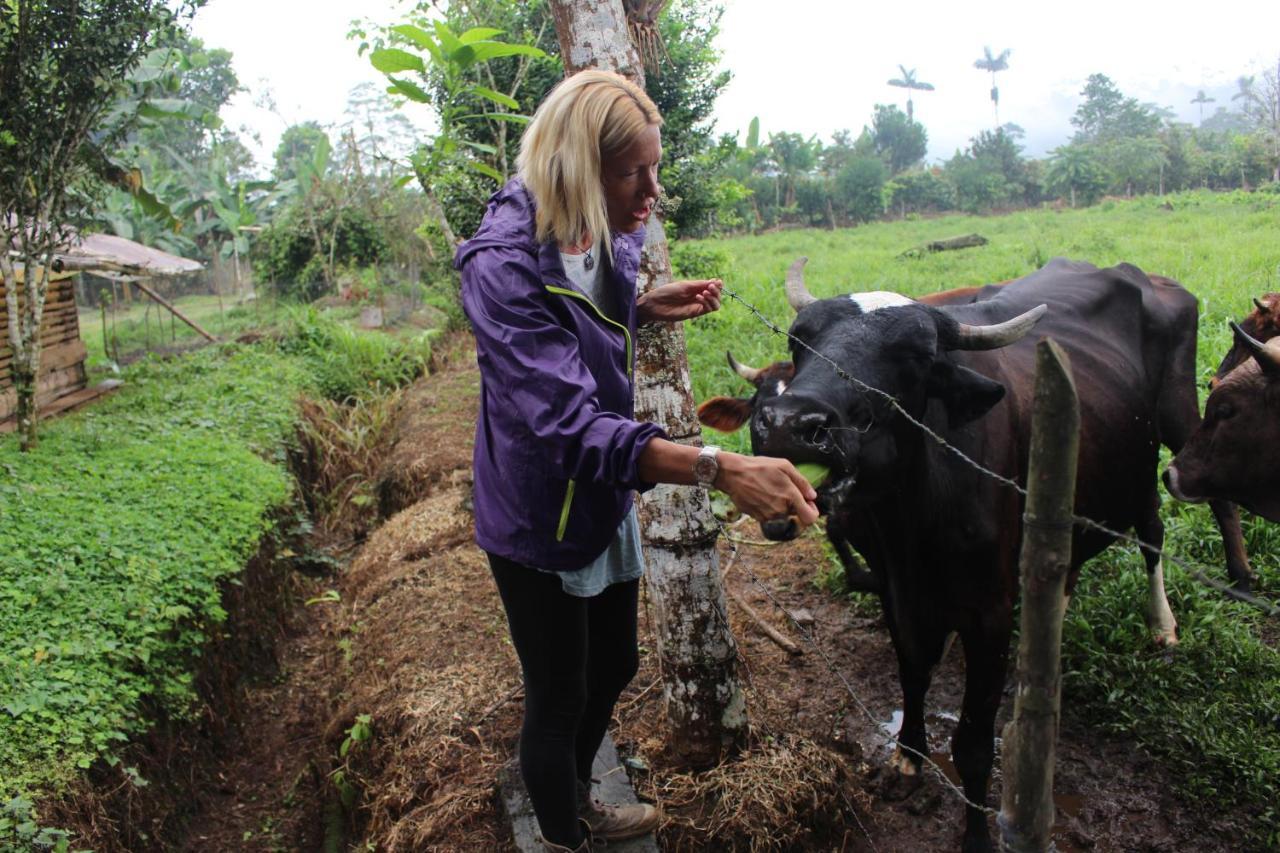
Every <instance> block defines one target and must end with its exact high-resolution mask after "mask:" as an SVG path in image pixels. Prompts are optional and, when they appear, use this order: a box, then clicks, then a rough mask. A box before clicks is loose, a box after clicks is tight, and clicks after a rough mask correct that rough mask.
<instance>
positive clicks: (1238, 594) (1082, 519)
mask: <svg viewBox="0 0 1280 853" xmlns="http://www.w3.org/2000/svg"><path fill="white" fill-rule="evenodd" d="M723 292H724V293H725V294H726V295H727V296H729V297H730V298H731V299H733V300H735V301H737V302H739V303H741V304H742V305H743V306H745V307H746V308H747V310H748V311H750V312H751V313H752V314H754V315H755V316H756V317H757V318H758V319H759V320H760V322H761V323H763V324H764V325H765V326H766V327H768V328H769V329H770V330H771V331H772V332H774V334H778V335H782V336H784V337H786V338H787V339H788V340H791V341H794V342H795V343H796V344H798V345H799V346H800V347H802V348H803V349H805V350H806V351H808V352H809V353H810V354H812V355H813V356H814V357H815V358H817V359H819V360H820V361H823V362H825V363H826V364H827V365H829V366H830V367H831V368H832V370H834V371H835V373H836V375H837V376H839V377H840V378H841V379H843V380H845V381H846V382H848V383H850V384H852V385H854V386H856V387H858V388H860V389H861V390H862V391H863V392H864V393H870V394H874V395H876V396H879V397H881V398H883V399H884V400H886V401H887V402H888V404H889V406H890V407H891V408H893V409H894V410H895V411H896V412H897V413H898V414H899V415H901V416H902V417H903V418H904V419H906V420H907V421H908V422H909V423H911V424H912V425H913V426H915V427H916V428H917V429H919V430H920V431H921V432H923V433H924V434H925V435H927V436H928V437H929V438H931V439H933V441H934V442H935V443H936V444H937V445H938V446H939V447H940V448H942V449H943V450H944V451H946V452H947V453H950V454H951V455H953V456H955V457H956V458H958V459H959V460H960V461H961V462H963V463H964V464H966V465H968V466H969V467H971V468H973V469H974V470H976V471H978V472H979V473H981V474H983V475H984V476H986V477H988V478H990V479H993V480H996V481H997V482H999V483H1001V484H1003V485H1005V486H1008V487H1009V488H1011V489H1013V490H1014V491H1016V492H1017V493H1018V494H1019V495H1021V496H1022V497H1024V498H1025V497H1027V490H1026V489H1025V488H1023V487H1022V486H1021V485H1019V484H1018V483H1017V482H1016V481H1015V480H1012V479H1010V478H1009V477H1006V476H1004V475H1003V474H1000V473H997V472H996V471H992V470H991V469H990V468H987V467H986V466H984V465H982V464H981V463H979V462H977V461H976V460H974V459H973V458H972V457H970V456H969V455H967V454H966V453H965V452H964V451H963V450H961V449H960V448H958V447H956V446H954V445H953V444H951V443H950V442H948V441H947V440H946V439H945V438H943V437H942V436H941V435H939V434H938V433H937V432H936V431H934V430H933V429H932V428H930V427H929V426H928V425H927V424H925V423H924V422H922V421H920V420H919V419H918V418H916V417H914V416H913V415H912V414H911V413H910V412H908V411H907V410H906V409H905V408H903V407H902V404H901V403H899V402H898V398H896V397H894V396H893V395H892V394H890V393H888V392H887V391H882V390H881V389H879V388H876V387H875V386H873V385H869V384H867V383H866V382H863V381H862V380H861V379H859V378H858V377H856V376H853V375H852V374H850V373H849V372H848V371H846V370H845V369H844V368H843V367H841V366H840V365H838V364H836V362H835V361H833V360H832V359H831V358H829V357H828V356H826V355H824V354H823V353H820V352H818V351H817V350H816V349H814V348H813V347H811V346H809V344H807V343H805V342H804V341H802V340H801V339H800V338H798V337H796V336H795V335H793V334H791V333H790V332H788V331H786V330H784V329H782V328H781V327H779V326H778V325H777V324H776V323H774V322H773V321H772V320H770V319H769V318H768V317H766V316H765V315H764V314H763V313H761V311H760V309H759V308H757V307H756V306H754V305H752V304H751V303H750V302H748V301H747V300H745V299H743V298H742V297H741V296H740V295H739V294H738V293H737V292H735V291H734V290H732V289H731V288H729V287H724V288H723ZM1071 521H1072V523H1073V524H1076V525H1079V526H1081V527H1086V528H1090V529H1093V530H1097V531H1099V532H1100V533H1104V534H1106V535H1108V536H1112V537H1114V538H1116V539H1119V540H1122V541H1125V542H1128V543H1130V544H1133V545H1136V546H1137V547H1138V548H1139V549H1141V550H1144V551H1146V552H1148V553H1150V554H1154V555H1156V556H1157V557H1158V558H1159V559H1161V560H1165V559H1167V560H1168V561H1169V562H1170V563H1172V564H1173V565H1175V566H1177V567H1178V568H1180V569H1182V570H1183V571H1185V572H1186V573H1187V574H1189V575H1190V576H1191V577H1193V578H1195V579H1196V580H1197V581H1199V582H1200V583H1202V584H1205V585H1206V586H1209V587H1211V588H1213V589H1215V590H1218V591H1219V592H1221V593H1222V594H1224V595H1227V596H1229V597H1231V598H1234V599H1236V600H1237V601H1240V602H1243V603H1245V604H1249V605H1251V606H1253V607H1255V608H1257V609H1259V610H1261V611H1262V612H1263V613H1265V614H1266V615H1268V616H1280V605H1277V604H1274V603H1272V602H1270V601H1266V600H1264V599H1261V598H1258V597H1257V596H1254V595H1250V594H1249V593H1247V592H1244V591H1243V590H1239V589H1236V588H1235V587H1232V586H1230V585H1228V584H1224V583H1222V582H1221V581H1218V580H1214V579H1213V578H1211V577H1209V576H1208V575H1207V574H1205V572H1204V571H1203V569H1201V568H1200V567H1198V566H1195V565H1193V564H1191V563H1189V562H1187V561H1185V560H1183V559H1182V558H1180V557H1178V556H1177V555H1175V554H1171V553H1169V552H1167V551H1165V550H1164V548H1163V547H1157V546H1155V545H1152V544H1150V543H1148V542H1144V541H1142V540H1141V539H1139V538H1138V537H1136V536H1132V535H1130V534H1128V533H1122V532H1121V531H1119V530H1113V529H1111V528H1110V527H1107V526H1106V525H1104V524H1102V523H1101V522H1098V521H1094V520H1093V519H1091V518H1088V517H1086V516H1082V515H1075V514H1073V515H1072V516H1071Z"/></svg>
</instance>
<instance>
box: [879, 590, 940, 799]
mask: <svg viewBox="0 0 1280 853" xmlns="http://www.w3.org/2000/svg"><path fill="white" fill-rule="evenodd" d="M886 604H887V603H886ZM885 610H886V616H887V617H889V629H890V634H891V635H892V636H893V647H894V650H895V651H896V652H897V654H898V679H899V683H900V684H901V685H902V728H901V729H900V730H899V731H898V745H897V747H895V748H894V750H893V755H892V757H891V758H890V759H889V774H888V776H887V778H886V780H885V784H884V786H883V788H882V793H883V795H884V796H885V798H886V799H890V800H903V799H906V798H907V797H908V796H910V795H911V794H912V793H913V792H914V791H915V790H916V789H917V788H919V787H920V785H921V783H922V782H923V781H924V774H923V773H922V770H923V763H924V758H923V756H926V755H928V754H929V739H928V733H927V731H926V729H925V723H924V699H925V694H926V693H927V692H928V691H929V683H930V682H931V681H932V680H933V670H934V667H936V666H937V664H938V661H939V660H940V659H941V658H942V647H943V643H944V640H945V639H946V638H945V637H944V636H914V635H913V636H910V637H906V636H903V635H902V634H901V633H900V632H899V631H898V630H897V628H896V622H895V620H894V619H893V618H892V616H891V615H890V612H891V608H890V607H888V606H886V607H885ZM917 621H919V620H917ZM931 633H932V632H931Z"/></svg>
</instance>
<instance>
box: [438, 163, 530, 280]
mask: <svg viewBox="0 0 1280 853" xmlns="http://www.w3.org/2000/svg"><path fill="white" fill-rule="evenodd" d="M533 213H534V204H533V197H532V196H531V195H529V191H528V190H527V189H525V187H524V184H523V183H521V182H520V180H519V179H518V178H512V179H511V180H510V181H507V183H506V186H504V187H502V189H500V190H498V191H497V192H496V193H494V194H493V195H491V196H490V197H489V204H488V208H487V209H486V210H485V214H484V219H483V220H482V221H481V223H480V227H479V228H478V229H477V230H476V233H475V235H474V236H473V237H472V238H471V239H470V240H466V241H464V242H463V243H460V244H459V245H458V251H457V253H456V254H455V255H454V258H453V266H454V269H462V265H463V264H465V263H466V262H467V261H468V260H470V259H471V256H472V255H474V254H475V253H476V252H478V251H480V250H481V249H487V248H492V247H495V246H501V247H503V248H508V249H511V248H516V249H523V250H525V251H527V252H528V253H529V254H530V255H534V256H536V255H537V254H538V248H539V247H538V242H537V240H536V239H534V228H535V226H534V216H533Z"/></svg>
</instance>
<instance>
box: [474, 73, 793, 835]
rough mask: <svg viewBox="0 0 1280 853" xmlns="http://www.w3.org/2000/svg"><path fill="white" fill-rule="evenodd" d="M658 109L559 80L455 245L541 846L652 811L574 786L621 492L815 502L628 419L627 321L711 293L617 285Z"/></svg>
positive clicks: (523, 758)
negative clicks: (484, 207)
mask: <svg viewBox="0 0 1280 853" xmlns="http://www.w3.org/2000/svg"><path fill="white" fill-rule="evenodd" d="M661 125H662V118H661V117H660V116H659V115H658V110H657V108H656V107H655V106H654V105H653V102H652V101H651V100H649V98H648V97H647V96H646V95H645V94H644V92H643V91H642V90H641V89H639V88H638V87H636V86H635V85H633V84H632V83H630V82H628V81H627V80H626V79H624V78H622V77H620V76H618V75H616V74H611V73H608V72H602V71H594V70H591V71H583V72H580V73H579V74H577V75H575V76H573V77H570V78H568V79H566V80H565V81H563V82H562V83H560V85H558V86H557V87H556V88H555V90H553V91H552V92H551V94H550V95H548V96H547V98H546V100H545V101H544V102H543V103H542V105H541V106H539V108H538V110H537V112H536V113H535V115H534V117H533V121H532V122H531V123H530V125H529V127H528V128H527V129H526V131H525V134H524V137H523V138H522V140H521V147H520V155H519V158H518V159H517V170H518V175H519V177H518V178H517V179H515V180H513V181H511V182H510V183H508V184H507V185H506V186H505V187H503V188H502V189H501V190H500V191H499V192H498V193H496V194H495V195H494V196H493V198H492V199H490V201H489V206H488V211H487V213H486V215H485V217H484V221H483V222H482V224H481V225H480V229H479V230H478V231H477V232H476V235H475V236H474V237H473V238H472V239H471V240H469V241H467V242H466V243H464V244H463V245H462V246H460V247H459V249H458V254H457V258H456V261H455V264H456V266H457V267H458V269H459V270H461V272H462V299H463V306H464V308H465V310H466V313H467V317H468V318H469V319H470V321H471V324H472V327H473V329H474V331H475V338H476V353H477V360H478V362H479V365H480V374H481V379H482V383H481V398H480V414H479V421H478V423H477V427H476V446H475V464H474V475H475V523H476V541H477V543H478V544H479V545H480V547H481V548H483V549H484V550H485V551H486V552H487V554H488V556H489V564H490V567H491V568H492V571H493V576H494V580H495V581H496V583H497V586H498V591H499V593H500V595H501V597H502V602H503V606H504V608H505V609H506V613H507V620H508V623H509V625H510V627H511V638H512V641H513V644H514V645H515V649H516V652H517V654H518V655H519V658H520V665H521V669H522V671H523V677H524V683H525V713H524V723H523V726H522V728H521V732H520V770H521V774H522V776H523V778H524V782H525V786H526V787H527V789H528V791H529V799H530V800H531V801H532V804H533V809H534V812H535V814H536V815H537V818H538V824H539V827H540V829H541V833H542V838H543V843H544V845H545V846H546V849H547V850H549V851H564V850H568V851H578V850H588V849H589V848H590V844H591V836H594V837H595V838H603V839H606V840H607V839H619V838H628V837H632V836H635V835H642V834H644V833H647V832H650V831H652V830H653V829H654V828H655V826H656V825H657V822H658V813H657V810H656V809H654V808H653V807H652V806H649V805H644V804H640V805H631V806H614V805H610V804H605V803H600V802H598V801H597V800H595V799H594V798H593V797H592V796H591V795H590V782H591V764H592V760H593V758H594V756H595V753H596V750H597V749H598V748H599V746H600V743H601V741H602V740H603V738H604V734H605V728H606V726H607V725H608V723H609V718H610V715H611V714H612V712H613V706H614V703H615V702H616V701H617V698H618V696H619V694H620V693H621V692H622V690H623V688H625V687H626V685H627V683H628V682H629V681H630V680H631V678H632V677H633V676H634V675H635V673H636V669H637V668H638V666H639V655H638V650H637V646H636V599H637V591H638V587H639V577H640V575H641V573H642V571H643V564H642V562H641V555H640V546H639V538H640V537H639V530H638V526H637V522H636V514H635V509H634V507H633V504H632V496H633V493H634V492H635V491H644V490H646V489H648V488H651V487H652V486H653V485H654V484H655V483H674V484H689V485H693V484H697V483H701V484H703V485H707V486H709V485H714V486H715V487H716V488H718V489H721V490H723V491H725V492H726V493H728V495H729V497H730V498H731V499H732V500H733V501H734V503H735V504H736V505H737V506H738V508H739V509H741V510H742V511H743V512H745V513H748V514H749V515H751V516H753V517H755V518H758V519H761V520H765V519H768V518H776V517H778V516H783V515H795V516H797V517H798V518H799V520H800V521H801V523H803V524H808V523H811V522H812V521H813V520H814V519H815V518H816V517H817V510H816V509H815V507H814V504H813V501H814V499H815V497H816V495H815V493H814V491H813V489H812V488H811V487H810V486H809V484H808V483H807V482H806V481H805V480H804V478H803V477H802V476H801V475H800V474H799V473H798V472H796V470H795V469H794V468H793V467H792V466H791V464H790V463H789V462H786V461H785V460H781V459H771V458H764V457H759V458H757V457H750V456H742V455H739V454H735V453H728V452H724V453H718V452H717V450H716V449H715V448H706V449H704V450H702V451H701V452H699V450H698V448H695V447H687V446H683V445H679V444H676V443H674V442H672V441H669V440H668V439H667V437H666V436H665V435H664V433H663V431H662V430H661V429H659V428H658V427H657V426H655V425H653V424H647V423H639V422H637V421H635V420H633V406H632V394H633V386H632V369H633V367H634V352H633V345H632V341H633V338H634V335H635V330H636V326H637V324H640V323H652V322H675V321H681V320H687V319H690V318H693V317H699V316H702V315H704V314H706V313H709V312H711V311H715V310H717V309H718V308H719V306H720V288H721V285H720V282H719V281H715V280H711V281H681V282H673V283H671V284H667V285H664V286H662V287H658V288H655V289H654V290H652V291H650V292H648V293H646V294H644V295H642V296H640V297H639V299H637V298H636V294H635V288H636V274H637V271H638V269H639V263H640V249H641V246H642V245H643V243H644V227H645V221H646V220H647V219H648V217H649V215H650V213H651V212H652V210H653V206H654V204H655V202H656V201H657V197H658V193H659V186H658V179H657V169H658V161H659V159H660V158H661V155H662V144H661V138H660V135H659V128H660V127H661ZM695 467H697V473H695Z"/></svg>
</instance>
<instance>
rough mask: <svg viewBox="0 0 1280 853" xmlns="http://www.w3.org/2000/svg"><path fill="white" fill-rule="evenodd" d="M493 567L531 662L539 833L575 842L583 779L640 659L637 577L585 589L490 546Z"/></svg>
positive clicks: (531, 755)
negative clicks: (569, 588) (582, 593)
mask: <svg viewBox="0 0 1280 853" xmlns="http://www.w3.org/2000/svg"><path fill="white" fill-rule="evenodd" d="M489 567H490V568H491V569H492V570H493V577H494V580H495V581H497V584H498V593H499V594H500V595H501V596H502V604H503V607H505V608H506V611H507V623H508V624H509V625H510V626H511V640H512V642H513V643H514V645H515V647H516V654H517V655H519V656H520V666H521V669H522V670H523V671H524V725H523V726H522V727H521V729H520V774H521V776H523V778H524V784H525V787H526V788H527V789H528V791H529V800H530V801H531V802H532V803H533V811H534V814H536V815H537V817H538V826H539V828H540V829H541V830H542V837H543V838H545V839H547V840H548V841H551V842H553V843H555V844H562V845H565V846H567V847H569V848H570V849H573V848H576V847H577V846H578V845H579V844H581V843H582V830H581V828H580V827H579V826H578V809H577V786H576V783H577V782H578V781H579V780H581V781H583V782H590V779H591V764H592V761H594V759H595V755H596V751H597V750H599V748H600V742H601V741H602V740H604V733H605V729H606V728H607V727H608V725H609V718H610V717H611V716H612V714H613V706H614V704H615V703H616V702H617V701H618V696H619V695H621V693H622V691H623V688H625V687H626V686H627V684H628V683H630V681H631V679H632V678H633V677H635V674H636V670H637V669H638V668H639V666H640V655H639V651H638V649H637V647H636V601H637V595H638V590H639V588H640V582H639V580H634V581H628V582H626V583H618V584H613V585H611V586H609V587H607V588H606V589H605V590H604V592H602V593H600V594H599V595H597V596H594V597H592V598H578V597H577V596H572V595H569V594H568V593H566V592H565V591H564V589H563V587H562V586H561V584H560V578H559V577H558V576H556V575H553V574H549V573H547V572H540V571H538V570H537V569H531V568H528V567H526V566H522V565H520V564H519V563H513V562H512V561H510V560H507V559H504V558H502V557H496V556H494V555H493V554H490V555H489Z"/></svg>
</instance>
